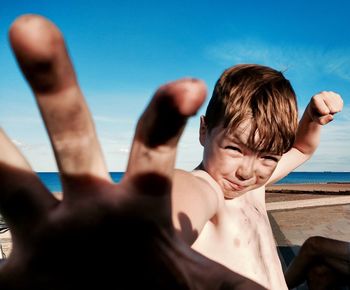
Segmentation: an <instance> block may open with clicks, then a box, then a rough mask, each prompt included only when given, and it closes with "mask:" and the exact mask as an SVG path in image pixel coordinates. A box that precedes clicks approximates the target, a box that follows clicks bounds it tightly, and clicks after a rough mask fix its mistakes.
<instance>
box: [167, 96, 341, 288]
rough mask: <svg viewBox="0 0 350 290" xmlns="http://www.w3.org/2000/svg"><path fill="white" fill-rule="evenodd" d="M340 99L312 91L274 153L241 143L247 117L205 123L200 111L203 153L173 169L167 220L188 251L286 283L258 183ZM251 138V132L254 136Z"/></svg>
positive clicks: (312, 134) (305, 146)
mask: <svg viewBox="0 0 350 290" xmlns="http://www.w3.org/2000/svg"><path fill="white" fill-rule="evenodd" d="M342 107H343V101H342V99H341V97H340V96H339V95H338V94H336V93H334V92H328V91H327V92H321V93H319V94H316V95H315V96H313V97H312V98H311V100H310V103H309V105H308V106H307V109H306V110H305V112H304V114H303V116H302V118H301V120H300V121H299V125H298V130H297V132H296V138H295V141H294V143H293V146H292V148H291V149H290V150H289V151H288V152H286V153H284V154H283V155H282V156H279V155H275V154H271V152H264V151H258V150H256V149H254V148H251V147H252V146H248V145H247V144H248V139H249V138H250V137H251V134H252V132H251V124H250V120H249V119H247V120H246V121H245V122H242V123H241V124H240V125H239V126H238V127H237V128H236V129H235V130H228V129H227V128H223V126H222V125H220V122H219V125H218V126H216V127H214V128H213V129H212V130H211V131H208V130H207V126H206V124H205V117H202V118H201V126H200V143H201V144H202V146H203V150H204V154H203V160H202V162H201V163H200V165H199V166H198V167H197V168H196V170H194V171H192V172H185V171H181V170H177V171H175V179H174V181H175V182H174V185H173V194H172V201H173V222H174V224H175V228H176V229H177V230H178V231H179V233H180V235H181V237H182V238H183V239H184V240H186V241H187V242H188V243H190V244H192V248H194V249H195V250H196V251H198V252H200V253H202V254H203V255H205V256H207V257H209V258H210V259H212V260H214V261H216V262H218V263H220V264H222V265H224V266H226V267H227V268H229V269H231V270H232V271H234V272H236V273H239V274H241V275H242V276H245V277H247V278H249V279H250V280H252V281H255V282H257V283H258V284H260V285H261V286H263V287H265V288H266V289H275V290H282V289H287V285H286V282H285V279H284V275H283V270H282V266H281V262H280V260H279V257H278V253H277V250H276V244H275V240H274V236H273V232H272V229H271V226H270V223H269V218H268V215H267V211H266V204H265V186H266V185H267V184H272V183H274V182H277V181H278V180H280V179H281V178H283V177H284V176H286V175H287V174H288V173H290V172H291V171H293V170H294V169H295V168H297V167H298V166H300V165H301V164H303V163H304V162H305V161H307V160H308V159H309V158H310V157H311V156H312V154H313V153H314V151H315V150H316V148H317V146H318V144H319V141H320V132H321V128H322V126H323V125H325V124H327V123H329V122H330V121H332V120H333V119H334V115H335V114H336V113H338V112H340V111H341V110H342ZM230 131H231V132H232V133H228V132H230ZM261 137H263V136H261ZM259 138H260V136H259V135H258V134H255V135H254V139H255V140H256V141H259ZM257 143H259V142H257ZM286 150H287V148H286Z"/></svg>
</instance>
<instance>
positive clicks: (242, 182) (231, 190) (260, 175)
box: [200, 117, 281, 199]
mask: <svg viewBox="0 0 350 290" xmlns="http://www.w3.org/2000/svg"><path fill="white" fill-rule="evenodd" d="M250 123H251V122H250V121H246V122H243V123H242V124H241V125H240V126H239V127H238V128H237V129H236V130H235V132H234V134H232V135H228V134H227V130H226V129H224V128H223V127H222V125H219V126H217V127H215V128H213V129H212V130H211V131H210V133H209V132H208V131H207V129H206V126H205V123H204V118H203V117H202V119H201V130H200V141H201V144H202V145H203V146H204V156H203V163H202V164H203V167H204V170H205V171H207V172H208V173H209V174H210V175H211V177H213V178H214V180H215V181H216V182H217V183H218V184H219V186H220V187H221V189H222V191H223V193H224V196H225V197H226V198H229V199H230V198H235V197H237V196H240V195H242V194H244V193H246V192H248V191H250V190H252V189H255V188H258V187H260V186H262V185H264V184H265V183H266V182H267V181H268V179H269V178H270V177H271V175H272V173H273V171H274V170H275V168H276V166H277V163H278V161H279V160H280V158H281V156H280V155H275V154H270V153H269V152H264V153H261V152H256V151H254V149H252V148H248V147H247V146H246V144H247V140H248V137H249V134H250ZM255 137H256V138H258V136H255Z"/></svg>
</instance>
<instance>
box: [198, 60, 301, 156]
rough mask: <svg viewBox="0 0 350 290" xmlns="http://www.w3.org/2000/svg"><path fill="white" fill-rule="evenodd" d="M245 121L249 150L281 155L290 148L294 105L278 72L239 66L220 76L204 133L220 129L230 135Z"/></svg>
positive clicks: (294, 123)
mask: <svg viewBox="0 0 350 290" xmlns="http://www.w3.org/2000/svg"><path fill="white" fill-rule="evenodd" d="M245 121H250V122H251V131H250V132H251V133H250V136H249V138H248V144H247V145H248V147H250V148H251V149H254V150H255V151H262V152H271V153H274V154H279V155H282V154H283V153H285V152H287V151H288V150H289V149H290V148H291V147H292V145H293V143H294V139H295V134H296V130H297V126H298V112H297V101H296V96H295V93H294V90H293V88H292V86H291V84H290V82H289V81H288V80H287V79H286V78H285V77H284V76H283V74H282V73H281V72H279V71H276V70H274V69H272V68H269V67H266V66H261V65H255V64H241V65H236V66H233V67H231V68H229V69H227V70H225V71H224V73H223V74H222V75H221V77H220V78H219V80H218V81H217V82H216V85H215V88H214V91H213V96H212V97H211V99H210V102H209V104H208V107H207V110H206V114H205V124H206V127H207V130H208V131H209V132H210V131H211V130H212V129H213V128H214V127H217V126H218V125H222V126H223V128H224V129H226V130H227V131H228V133H232V132H234V131H235V129H236V128H237V127H239V125H240V124H242V123H243V122H245ZM256 133H257V134H258V136H259V137H258V138H256Z"/></svg>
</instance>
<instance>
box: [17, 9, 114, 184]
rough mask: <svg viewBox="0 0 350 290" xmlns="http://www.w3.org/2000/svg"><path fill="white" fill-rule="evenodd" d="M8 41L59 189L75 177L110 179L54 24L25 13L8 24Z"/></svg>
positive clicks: (62, 42) (87, 112) (62, 43)
mask: <svg viewBox="0 0 350 290" xmlns="http://www.w3.org/2000/svg"><path fill="white" fill-rule="evenodd" d="M10 40H11V44H12V47H13V50H14V52H15V55H16V57H17V60H18V63H19V65H20V67H21V69H22V72H23V73H24V75H25V76H26V78H27V80H28V82H29V84H30V86H31V88H32V90H33V92H34V95H35V97H36V100H37V103H38V105H39V109H40V112H41V114H42V117H43V120H44V122H45V126H46V128H47V131H48V134H49V137H50V140H51V143H52V147H53V150H54V153H55V157H56V160H57V165H58V168H59V171H60V173H61V178H62V185H63V188H64V190H66V189H67V188H71V187H72V186H73V187H74V182H71V181H72V180H75V181H77V182H78V179H79V178H80V177H81V176H85V177H86V176H94V177H98V178H100V179H105V180H110V176H109V174H108V171H107V168H106V165H105V161H104V159H103V155H102V152H101V148H100V145H99V143H98V140H97V137H96V132H95V128H94V124H93V121H92V118H91V114H90V112H89V110H88V107H87V105H86V103H85V100H84V97H83V95H82V93H81V91H80V89H79V86H78V83H77V79H76V76H75V73H74V69H73V66H72V64H71V61H70V59H69V56H68V53H67V50H66V47H65V44H64V40H63V37H62V35H61V33H60V31H59V30H58V28H57V27H56V26H55V25H54V24H53V23H51V22H50V21H48V20H46V19H45V18H43V17H40V16H35V15H26V16H22V17H20V18H19V19H17V20H16V21H15V22H14V24H13V25H12V27H11V29H10ZM73 177H74V178H73Z"/></svg>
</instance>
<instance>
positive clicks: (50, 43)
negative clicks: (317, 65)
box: [0, 15, 262, 290]
mask: <svg viewBox="0 0 350 290" xmlns="http://www.w3.org/2000/svg"><path fill="white" fill-rule="evenodd" d="M10 40H11V44H12V47H13V50H14V52H15V55H16V57H17V60H18V63H19V66H20V67H21V69H22V72H23V73H24V75H25V77H26V78H27V80H28V82H29V84H30V86H31V88H32V90H33V93H34V95H35V98H36V101H37V103H38V106H39V109H40V112H41V115H42V118H43V121H44V123H45V126H46V128H47V131H48V134H49V137H50V141H51V144H52V148H53V151H54V154H55V158H56V161H57V165H58V168H59V172H60V176H61V181H62V187H63V199H62V200H57V199H56V198H55V197H54V196H53V195H52V194H51V193H50V192H49V191H48V190H47V189H46V188H45V186H44V185H43V184H42V183H41V181H40V180H39V178H38V176H37V175H36V174H35V173H34V172H33V170H32V169H31V167H30V165H29V164H28V163H27V162H26V160H25V158H24V157H23V156H22V155H21V153H20V152H19V151H18V150H17V149H16V147H15V146H14V145H13V144H12V142H11V141H10V140H9V138H8V137H7V136H6V135H5V133H4V131H3V130H0V211H1V214H3V216H4V218H5V219H6V222H7V224H8V225H9V227H10V230H11V234H12V238H13V250H12V253H11V255H10V257H9V258H8V260H6V262H5V263H3V264H2V266H1V268H0V289H3V290H24V289H25V290H29V289H31V290H41V289H43V290H44V289H50V290H56V289H57V290H58V289H60V290H65V289H74V290H77V289H84V290H86V289H211V290H212V289H262V287H260V286H259V285H257V284H255V283H253V282H251V281H249V280H247V279H246V278H244V277H241V276H240V275H238V274H235V273H233V272H230V271H229V270H228V269H226V268H225V267H223V266H221V265H219V264H217V263H215V262H213V261H211V260H209V259H207V258H205V257H204V256H201V255H199V254H198V253H196V252H195V251H193V250H192V249H191V248H189V247H188V246H187V245H185V244H184V243H183V242H181V241H180V240H178V239H177V238H176V235H175V230H174V227H173V225H172V221H171V199H170V194H171V187H172V175H173V169H174V163H175V155H176V147H177V143H178V140H179V138H180V135H181V132H182V130H183V128H184V126H185V123H186V120H187V118H188V117H190V116H192V115H193V114H195V113H196V112H197V110H198V108H199V107H200V105H201V104H202V103H203V101H204V98H205V94H206V89H205V85H204V84H203V83H202V82H201V81H197V80H192V79H184V80H180V81H176V82H173V83H170V84H167V85H165V86H163V87H161V88H160V89H159V90H158V91H157V92H156V93H155V95H154V97H153V99H152V101H151V102H150V104H149V106H148V107H147V108H146V110H145V112H144V113H143V115H142V116H141V118H140V120H139V122H138V126H137V129H136V133H135V137H134V141H133V144H132V149H131V153H130V158H129V163H128V167H127V171H126V173H125V176H124V178H123V180H122V181H121V182H120V183H119V184H115V183H113V182H112V180H111V178H110V176H109V173H108V170H107V168H106V165H105V162H104V159H103V156H102V152H101V149H100V145H99V143H98V140H97V137H96V133H95V129H94V124H93V121H92V118H91V115H90V113H89V110H88V107H87V105H86V103H85V100H84V98H83V95H82V93H81V91H80V89H79V86H78V84H77V80H76V77H75V73H74V70H73V67H72V65H71V62H70V59H69V56H68V54H67V51H66V48H65V44H64V41H63V38H62V36H61V33H60V32H59V30H58V29H57V27H56V26H55V25H54V24H52V23H51V22H49V21H48V20H46V19H44V18H42V17H40V16H35V15H27V16H22V17H21V18H19V19H17V20H16V21H15V22H14V24H13V25H12V27H11V30H10Z"/></svg>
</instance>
